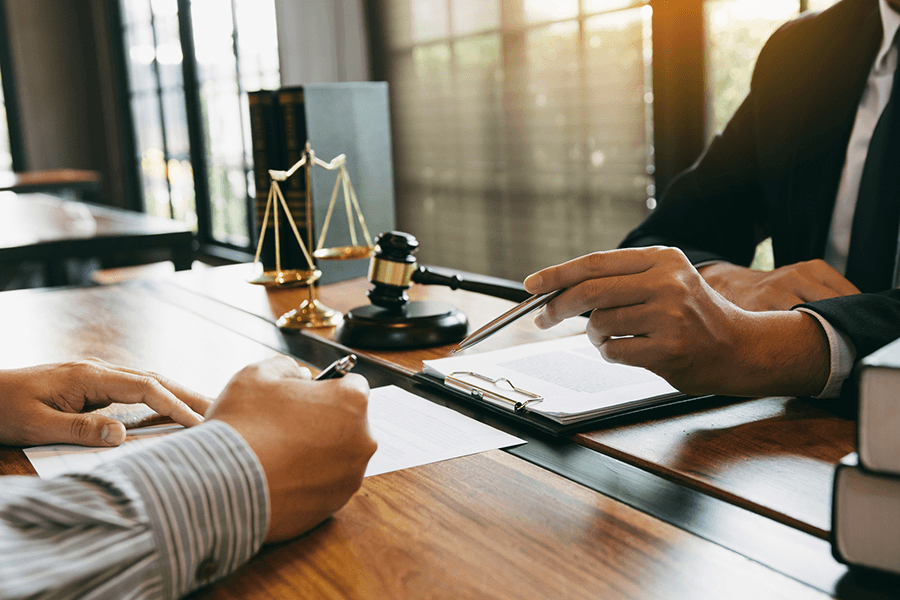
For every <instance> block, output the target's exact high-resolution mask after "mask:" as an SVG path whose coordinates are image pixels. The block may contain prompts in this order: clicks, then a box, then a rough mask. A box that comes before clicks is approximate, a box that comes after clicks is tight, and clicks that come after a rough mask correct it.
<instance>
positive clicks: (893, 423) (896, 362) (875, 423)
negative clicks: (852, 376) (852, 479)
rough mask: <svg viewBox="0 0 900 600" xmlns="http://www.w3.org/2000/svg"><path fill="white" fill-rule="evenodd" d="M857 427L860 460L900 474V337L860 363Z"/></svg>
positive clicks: (864, 464)
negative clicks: (899, 433)
mask: <svg viewBox="0 0 900 600" xmlns="http://www.w3.org/2000/svg"><path fill="white" fill-rule="evenodd" d="M857 427H858V429H857V440H858V453H859V461H860V463H861V464H862V465H863V466H864V467H865V468H866V469H869V470H871V471H878V472H882V473H892V474H894V475H900V435H898V432H900V340H895V341H894V342H891V343H890V344H888V345H887V346H884V347H883V348H881V349H880V350H877V351H875V352H874V353H872V354H870V355H869V356H867V357H866V358H864V359H863V360H862V361H861V363H860V376H859V421H858V426H857ZM898 543H900V542H898Z"/></svg>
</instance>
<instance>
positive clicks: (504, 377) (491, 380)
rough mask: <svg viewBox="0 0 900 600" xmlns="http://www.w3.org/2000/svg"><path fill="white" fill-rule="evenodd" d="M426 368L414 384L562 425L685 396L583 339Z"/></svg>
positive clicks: (433, 363) (446, 361)
mask: <svg viewBox="0 0 900 600" xmlns="http://www.w3.org/2000/svg"><path fill="white" fill-rule="evenodd" d="M424 364H425V369H424V371H423V372H422V376H423V377H421V378H419V379H420V380H422V379H423V378H424V379H428V380H431V381H432V382H434V381H442V383H443V386H444V387H446V388H449V389H451V390H452V391H453V392H455V393H456V394H457V395H458V394H462V395H465V396H467V397H469V398H470V399H471V400H473V401H475V402H478V403H483V404H485V405H489V406H491V407H493V408H494V409H501V410H504V411H507V412H510V413H512V414H516V415H520V416H521V415H524V416H538V417H539V418H541V419H546V420H549V421H552V422H554V423H557V424H559V425H561V426H568V425H573V424H577V423H581V422H584V421H591V420H596V419H600V418H606V417H610V416H617V415H620V414H625V413H629V412H633V411H636V410H643V409H645V408H649V407H652V406H658V405H662V404H668V403H672V402H676V401H681V400H684V399H687V398H688V396H686V395H685V394H682V393H681V392H679V391H678V390H676V389H675V388H674V387H672V386H671V385H670V384H669V383H668V382H667V381H666V380H664V379H663V378H662V377H659V376H658V375H655V374H654V373H651V372H650V371H648V370H646V369H642V368H640V367H630V366H626V365H618V364H613V363H609V362H607V361H605V360H604V359H603V357H602V356H600V353H599V352H598V351H597V349H596V348H595V347H594V346H593V345H592V344H591V343H590V341H588V338H587V335H585V334H582V335H575V336H570V337H564V338H560V339H556V340H550V341H545V342H536V343H532V344H525V345H522V346H516V347H513V348H506V349H503V350H494V351H491V352H484V353H479V354H465V355H458V356H453V357H450V358H441V359H438V360H427V361H425V362H424Z"/></svg>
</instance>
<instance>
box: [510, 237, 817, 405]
mask: <svg viewBox="0 0 900 600" xmlns="http://www.w3.org/2000/svg"><path fill="white" fill-rule="evenodd" d="M525 288H526V289H527V290H528V291H529V292H531V293H533V294H539V293H546V292H550V291H553V290H556V289H560V288H567V291H566V292H564V293H563V294H561V295H560V296H558V297H557V298H556V299H554V300H553V301H552V302H551V303H550V304H548V305H547V306H545V307H544V309H543V310H542V311H541V312H539V313H538V314H537V315H536V316H535V323H536V324H537V326H538V327H540V328H542V329H547V328H549V327H552V326H554V325H556V324H557V323H559V322H560V321H562V320H563V319H566V318H569V317H573V316H575V315H579V314H582V313H584V312H586V311H589V310H592V309H593V311H592V312H591V317H590V320H589V322H588V326H587V333H588V337H589V338H590V340H591V342H592V343H593V344H594V345H595V346H596V347H597V348H598V349H599V350H600V353H601V354H602V355H603V357H604V358H605V359H606V360H609V361H610V362H617V363H624V364H629V365H634V366H639V367H645V368H647V369H649V370H651V371H653V372H654V373H656V374H658V375H660V376H661V377H663V378H665V379H666V380H667V381H669V383H671V384H672V385H673V386H675V387H676V388H678V389H679V390H681V391H683V392H686V393H690V394H711V393H714V394H727V395H737V396H766V395H816V394H818V393H819V392H820V391H821V390H822V388H823V387H824V386H825V382H826V380H827V378H828V372H829V369H830V363H829V346H828V339H827V337H826V336H825V332H824V331H823V330H822V328H821V327H820V326H819V324H818V323H817V322H816V321H815V319H814V318H813V317H811V316H809V315H806V314H803V313H801V312H795V311H781V312H748V311H746V310H743V309H741V308H740V307H738V306H735V305H734V304H732V303H731V302H729V301H728V300H726V299H725V298H723V297H722V296H721V295H720V294H719V293H717V292H716V291H715V290H713V289H712V288H711V287H710V286H709V285H708V284H707V283H706V281H704V279H703V278H702V277H701V276H700V274H699V273H698V272H697V270H696V269H694V268H693V266H691V264H690V262H688V260H687V258H686V257H685V256H684V254H683V253H682V252H681V251H680V250H678V249H675V248H665V247H653V248H633V249H623V250H613V251H609V252H597V253H594V254H589V255H586V256H582V257H581V258H577V259H575V260H572V261H569V262H567V263H564V264H562V265H557V266H555V267H550V268H547V269H544V270H542V271H539V272H538V273H535V274H534V275H531V276H529V277H528V278H527V279H525Z"/></svg>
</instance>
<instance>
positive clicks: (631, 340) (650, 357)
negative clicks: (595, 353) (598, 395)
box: [598, 336, 661, 371]
mask: <svg viewBox="0 0 900 600" xmlns="http://www.w3.org/2000/svg"><path fill="white" fill-rule="evenodd" d="M598 350H600V355H601V356H602V357H603V358H604V359H605V360H606V361H607V362H611V363H616V364H622V365H630V366H632V367H643V368H645V369H649V370H651V371H655V370H656V369H657V368H659V367H660V366H661V359H660V357H661V352H660V351H659V349H658V348H657V347H656V344H655V342H654V340H653V339H652V338H649V337H644V336H635V337H624V338H607V340H606V341H605V342H604V343H603V344H601V345H600V346H598Z"/></svg>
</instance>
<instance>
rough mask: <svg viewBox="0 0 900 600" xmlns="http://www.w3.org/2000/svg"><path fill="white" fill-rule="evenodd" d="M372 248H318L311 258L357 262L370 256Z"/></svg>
mask: <svg viewBox="0 0 900 600" xmlns="http://www.w3.org/2000/svg"><path fill="white" fill-rule="evenodd" d="M374 248H375V247H374V246H335V247H334V248H320V249H318V250H316V251H315V252H313V256H314V257H315V258H320V259H322V260H357V259H360V258H369V257H370V256H372V250H374Z"/></svg>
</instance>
